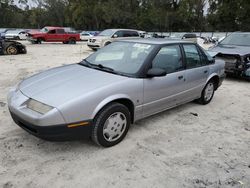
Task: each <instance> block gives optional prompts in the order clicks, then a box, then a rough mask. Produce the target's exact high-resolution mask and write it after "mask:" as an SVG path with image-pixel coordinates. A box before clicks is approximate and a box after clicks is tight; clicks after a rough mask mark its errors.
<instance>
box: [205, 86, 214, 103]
mask: <svg viewBox="0 0 250 188" xmlns="http://www.w3.org/2000/svg"><path fill="white" fill-rule="evenodd" d="M213 93H214V84H213V83H209V84H208V85H207V87H206V89H205V95H204V97H205V100H206V101H209V100H210V99H211V98H212V96H213Z"/></svg>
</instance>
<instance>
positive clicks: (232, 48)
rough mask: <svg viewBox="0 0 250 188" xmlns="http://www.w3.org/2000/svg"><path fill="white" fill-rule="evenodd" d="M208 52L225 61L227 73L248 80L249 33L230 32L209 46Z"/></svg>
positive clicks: (249, 65)
mask: <svg viewBox="0 0 250 188" xmlns="http://www.w3.org/2000/svg"><path fill="white" fill-rule="evenodd" d="M209 53H210V54H211V55H213V56H215V57H216V58H220V59H223V60H224V61H225V62H226V65H225V72H226V73H227V75H233V76H239V77H244V78H246V79H249V80H250V33H242V32H235V33H232V34H230V35H229V36H227V37H226V38H225V39H223V40H222V41H220V42H219V43H218V44H217V45H215V46H214V47H212V48H210V49H209Z"/></svg>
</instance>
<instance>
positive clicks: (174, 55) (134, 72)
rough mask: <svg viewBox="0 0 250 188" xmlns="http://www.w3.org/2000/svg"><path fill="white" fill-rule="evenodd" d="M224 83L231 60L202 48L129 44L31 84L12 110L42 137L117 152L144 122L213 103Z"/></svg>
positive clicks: (21, 87)
mask: <svg viewBox="0 0 250 188" xmlns="http://www.w3.org/2000/svg"><path fill="white" fill-rule="evenodd" d="M112 33H113V32H112ZM113 34H114V33H113ZM223 78H224V61H221V60H216V61H215V60H214V59H213V58H211V57H210V56H209V55H208V54H206V53H205V52H204V51H203V49H201V48H200V47H199V46H198V45H197V44H195V43H191V42H186V41H181V40H180V41H175V40H174V41H170V40H155V39H154V40H148V39H133V40H132V39H130V40H122V41H115V42H113V43H111V44H110V45H108V46H106V47H104V48H102V49H100V50H98V51H97V52H96V53H93V54H92V55H90V56H89V57H87V58H86V59H84V60H83V61H82V62H80V63H78V64H73V65H67V66H63V67H59V68H53V69H50V70H48V71H45V72H42V73H39V74H37V75H34V76H32V77H30V78H27V79H26V80H24V81H22V82H21V83H19V84H18V85H17V87H16V88H13V89H12V90H11V91H10V93H9V95H8V107H9V110H10V114H11V115H12V117H13V119H14V121H15V122H16V123H17V124H18V125H19V126H20V127H22V128H23V129H25V130H26V131H28V132H29V133H31V134H33V135H35V136H37V137H40V138H44V139H49V140H66V139H69V138H72V137H73V138H83V137H87V138H89V137H92V139H93V141H94V142H95V143H97V144H99V145H102V146H104V147H109V146H113V145H115V144H118V143H119V142H120V141H122V140H123V138H124V137H125V136H126V133H127V132H128V129H129V126H130V124H131V123H134V122H136V121H138V120H140V119H142V118H145V117H148V116H150V115H153V114H156V113H159V112H162V111H164V110H166V109H170V108H173V107H175V106H178V105H181V104H184V103H187V102H190V101H193V100H195V99H197V100H198V101H199V102H200V103H201V104H208V103H209V102H210V101H211V100H212V98H213V96H214V92H215V91H216V90H217V89H218V88H219V86H220V85H221V83H222V81H223ZM90 80H91V82H90Z"/></svg>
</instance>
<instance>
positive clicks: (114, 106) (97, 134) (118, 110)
mask: <svg viewBox="0 0 250 188" xmlns="http://www.w3.org/2000/svg"><path fill="white" fill-rule="evenodd" d="M115 116H118V117H120V118H121V119H122V118H124V122H126V123H124V122H123V124H122V125H121V124H120V122H118V123H117V122H116V119H114V123H113V124H112V123H111V125H109V128H110V126H111V127H112V126H113V127H112V128H111V129H110V130H109V131H112V132H113V134H119V130H117V129H120V132H122V133H121V134H120V135H117V136H116V135H114V136H113V139H114V140H111V141H109V140H108V138H107V137H108V136H110V135H109V133H105V132H104V129H106V130H108V127H105V126H107V125H105V123H106V121H107V120H108V119H110V118H111V119H112V118H115ZM130 122H131V116H130V112H129V110H128V108H127V107H126V106H124V105H122V104H120V103H111V104H109V105H108V106H106V107H104V108H103V109H102V110H101V111H100V112H99V113H98V114H97V116H96V118H95V119H94V125H93V130H92V140H93V141H94V142H95V143H96V144H98V145H100V146H103V147H111V146H114V145H116V144H118V143H119V142H121V141H122V140H123V138H124V137H125V136H126V134H127V132H128V129H129V127H130ZM116 132H118V133H116Z"/></svg>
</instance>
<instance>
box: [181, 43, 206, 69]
mask: <svg viewBox="0 0 250 188" xmlns="http://www.w3.org/2000/svg"><path fill="white" fill-rule="evenodd" d="M183 49H184V52H185V55H186V63H187V69H190V68H196V67H200V66H202V65H204V64H203V61H202V60H201V57H200V54H199V51H198V49H197V47H196V46H195V45H193V44H187V45H183Z"/></svg>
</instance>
